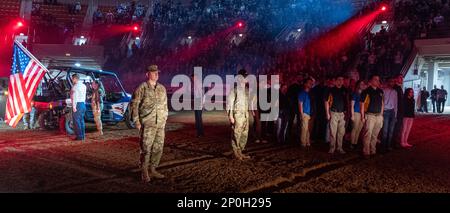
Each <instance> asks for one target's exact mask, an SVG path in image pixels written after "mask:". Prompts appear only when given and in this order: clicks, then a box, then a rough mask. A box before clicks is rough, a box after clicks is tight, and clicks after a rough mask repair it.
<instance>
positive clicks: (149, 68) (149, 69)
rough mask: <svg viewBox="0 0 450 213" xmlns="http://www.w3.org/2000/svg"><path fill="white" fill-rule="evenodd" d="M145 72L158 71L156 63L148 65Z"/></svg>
mask: <svg viewBox="0 0 450 213" xmlns="http://www.w3.org/2000/svg"><path fill="white" fill-rule="evenodd" d="M147 72H160V71H159V69H158V65H154V64H153V65H150V66H148V67H147Z"/></svg>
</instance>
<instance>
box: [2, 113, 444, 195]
mask: <svg viewBox="0 0 450 213" xmlns="http://www.w3.org/2000/svg"><path fill="white" fill-rule="evenodd" d="M193 120H194V115H193V113H191V112H182V113H176V114H173V115H171V116H170V117H169V122H168V124H167V128H166V129H167V133H166V142H165V147H164V154H163V157H162V160H161V165H160V168H159V170H160V172H162V173H163V174H165V175H166V178H165V179H162V180H156V179H155V180H152V182H151V183H150V184H143V183H142V182H140V172H139V169H138V157H139V147H138V132H137V130H130V129H127V128H126V127H125V125H124V124H119V125H117V126H106V127H105V135H104V136H103V137H100V138H99V137H97V136H95V133H94V132H93V131H94V126H92V125H88V134H87V138H88V140H87V141H86V143H79V142H73V141H71V140H70V139H69V137H68V136H66V135H62V134H60V133H58V132H56V131H45V130H19V129H11V128H9V127H6V126H5V125H4V124H2V127H1V128H0V135H1V137H0V174H1V175H0V192H183V193H184V192H289V193H291V192H447V193H448V192H450V181H449V180H450V166H449V165H450V154H449V153H450V131H448V130H449V129H450V116H449V115H419V116H418V117H417V118H416V120H415V121H414V126H413V129H412V131H411V136H410V143H411V144H413V145H414V147H413V148H411V149H410V150H404V149H398V150H394V151H392V152H390V153H388V154H377V156H376V157H374V158H372V159H368V160H365V159H362V158H361V157H360V155H359V153H358V152H357V151H348V152H347V154H343V155H329V154H328V153H327V146H326V145H320V144H313V148H312V149H311V150H309V151H305V150H302V149H301V148H300V147H299V146H296V145H294V144H286V145H279V144H276V143H268V144H255V143H253V142H252V141H249V143H248V145H247V151H248V153H249V154H250V155H251V156H252V157H253V158H252V159H251V160H246V161H238V160H235V159H233V158H232V152H231V147H230V142H229V138H230V137H229V136H230V130H229V128H228V121H227V120H226V117H225V114H224V113H223V112H208V113H205V114H204V122H205V129H206V136H205V137H203V138H200V139H197V138H196V137H194V135H195V132H194V124H193ZM347 150H348V149H347Z"/></svg>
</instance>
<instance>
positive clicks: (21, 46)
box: [14, 39, 48, 72]
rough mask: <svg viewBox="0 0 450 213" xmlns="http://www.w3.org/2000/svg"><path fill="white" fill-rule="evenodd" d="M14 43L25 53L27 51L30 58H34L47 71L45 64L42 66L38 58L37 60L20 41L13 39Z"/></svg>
mask: <svg viewBox="0 0 450 213" xmlns="http://www.w3.org/2000/svg"><path fill="white" fill-rule="evenodd" d="M14 43H15V44H17V46H18V47H19V48H20V49H22V51H24V52H25V53H27V55H28V56H30V58H31V59H34V60H35V61H36V63H37V64H38V65H40V66H41V67H42V68H44V71H46V72H48V69H47V67H46V66H44V65H43V64H42V63H41V62H40V61H39V60H37V58H36V57H34V55H33V54H31V53H30V51H28V50H27V48H25V47H24V46H23V45H22V44H21V43H19V42H18V41H17V39H14Z"/></svg>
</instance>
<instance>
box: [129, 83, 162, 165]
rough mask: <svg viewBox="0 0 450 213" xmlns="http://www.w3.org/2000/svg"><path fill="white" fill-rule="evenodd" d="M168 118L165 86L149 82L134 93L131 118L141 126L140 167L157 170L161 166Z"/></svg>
mask: <svg viewBox="0 0 450 213" xmlns="http://www.w3.org/2000/svg"><path fill="white" fill-rule="evenodd" d="M167 116H168V108H167V94H166V89H165V88H164V86H163V85H161V84H159V83H157V84H156V86H155V87H153V86H151V85H150V83H149V82H145V83H142V84H141V85H140V86H139V87H138V88H137V89H136V91H135V92H134V94H133V99H132V100H131V118H132V121H133V122H135V123H136V124H141V125H142V126H141V130H140V140H139V143H140V149H141V150H140V151H141V156H140V166H141V168H146V169H147V168H148V166H149V165H150V166H152V168H155V167H157V166H158V165H159V161H160V159H161V156H162V153H163V146H164V131H165V125H166V120H167Z"/></svg>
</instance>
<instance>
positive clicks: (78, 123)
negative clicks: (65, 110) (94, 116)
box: [72, 102, 86, 140]
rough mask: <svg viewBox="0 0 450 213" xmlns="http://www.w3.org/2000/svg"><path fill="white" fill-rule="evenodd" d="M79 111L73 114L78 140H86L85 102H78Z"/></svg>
mask: <svg viewBox="0 0 450 213" xmlns="http://www.w3.org/2000/svg"><path fill="white" fill-rule="evenodd" d="M76 107H77V111H76V112H74V113H73V114H72V116H73V124H74V125H73V126H74V131H75V135H76V136H77V137H76V139H77V140H84V136H85V124H84V115H85V113H86V105H85V103H82V102H78V103H77V106H76Z"/></svg>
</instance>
